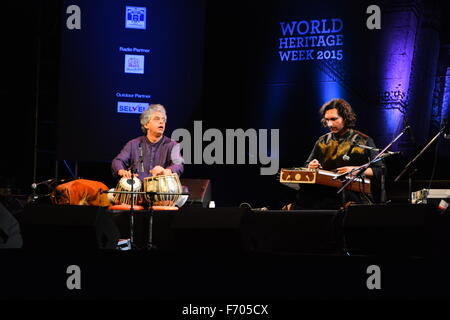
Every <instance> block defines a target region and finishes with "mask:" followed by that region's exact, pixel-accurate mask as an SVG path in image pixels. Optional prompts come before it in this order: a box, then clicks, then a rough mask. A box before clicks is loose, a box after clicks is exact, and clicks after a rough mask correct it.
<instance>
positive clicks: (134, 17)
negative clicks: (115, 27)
mask: <svg viewBox="0 0 450 320" xmlns="http://www.w3.org/2000/svg"><path fill="white" fill-rule="evenodd" d="M146 21H147V8H145V7H130V6H126V8H125V28H128V29H146V27H147V23H146Z"/></svg>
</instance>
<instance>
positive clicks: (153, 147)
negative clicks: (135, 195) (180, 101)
mask: <svg viewBox="0 0 450 320" xmlns="http://www.w3.org/2000/svg"><path fill="white" fill-rule="evenodd" d="M166 121H167V115H166V110H165V108H164V107H163V106H162V105H160V104H152V105H150V106H149V107H148V108H147V109H146V110H145V111H144V112H143V113H142V114H141V116H140V123H141V129H142V131H143V133H144V135H143V136H140V137H137V138H135V139H132V140H130V141H128V142H127V143H126V144H125V146H124V147H123V148H122V150H121V151H120V153H119V154H118V155H117V156H116V157H115V158H114V159H113V161H112V165H111V169H112V174H113V176H114V177H115V178H117V179H121V178H126V179H131V176H132V170H131V169H133V170H134V171H135V172H136V173H134V176H136V177H138V178H139V179H140V180H141V181H142V182H143V181H144V179H145V178H147V177H150V176H159V175H170V174H172V173H176V174H178V176H180V175H181V174H182V173H183V170H184V166H183V163H184V160H183V157H182V156H181V153H180V145H179V143H177V142H176V141H175V140H172V139H170V138H168V137H166V136H165V135H164V130H165V128H166Z"/></svg>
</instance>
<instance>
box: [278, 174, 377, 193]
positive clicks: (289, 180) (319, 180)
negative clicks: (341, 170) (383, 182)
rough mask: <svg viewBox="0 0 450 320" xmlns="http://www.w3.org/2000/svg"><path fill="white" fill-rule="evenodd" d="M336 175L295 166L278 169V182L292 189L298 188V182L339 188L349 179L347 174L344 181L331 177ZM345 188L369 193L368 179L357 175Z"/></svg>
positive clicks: (336, 175)
mask: <svg viewBox="0 0 450 320" xmlns="http://www.w3.org/2000/svg"><path fill="white" fill-rule="evenodd" d="M338 176H339V174H337V173H335V172H332V171H327V170H318V169H308V168H295V169H281V170H280V182H281V183H282V184H284V185H287V186H289V187H292V188H294V189H299V184H319V185H323V186H329V187H334V188H341V187H342V186H343V185H344V183H345V182H346V181H347V179H350V177H348V176H347V177H346V178H344V181H341V180H340V178H338V179H333V178H336V177H338ZM346 190H352V191H356V192H363V193H370V179H367V178H364V179H361V178H360V177H357V178H355V179H354V180H353V181H352V183H350V184H349V185H348V186H347V187H346Z"/></svg>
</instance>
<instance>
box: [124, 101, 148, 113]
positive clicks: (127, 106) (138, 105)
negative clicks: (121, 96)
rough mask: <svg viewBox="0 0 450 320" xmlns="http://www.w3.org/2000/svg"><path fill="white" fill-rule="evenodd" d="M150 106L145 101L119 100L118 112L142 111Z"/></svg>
mask: <svg viewBox="0 0 450 320" xmlns="http://www.w3.org/2000/svg"><path fill="white" fill-rule="evenodd" d="M148 106H149V104H148V103H145V102H128V101H119V102H117V112H118V113H142V112H144V110H145V109H147V108H148Z"/></svg>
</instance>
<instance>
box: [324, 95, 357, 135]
mask: <svg viewBox="0 0 450 320" xmlns="http://www.w3.org/2000/svg"><path fill="white" fill-rule="evenodd" d="M330 109H336V110H337V112H338V114H339V116H341V117H342V118H343V119H344V124H345V127H347V128H354V127H355V125H356V114H355V112H353V109H352V106H351V105H350V103H348V102H347V101H345V100H344V99H340V98H335V99H331V100H330V101H328V102H326V103H325V104H324V105H323V106H322V107H321V108H320V110H319V114H320V116H321V117H322V119H321V120H320V122H322V125H323V126H324V127H326V126H327V122H326V121H325V119H324V118H323V117H324V116H325V112H327V110H330Z"/></svg>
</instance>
